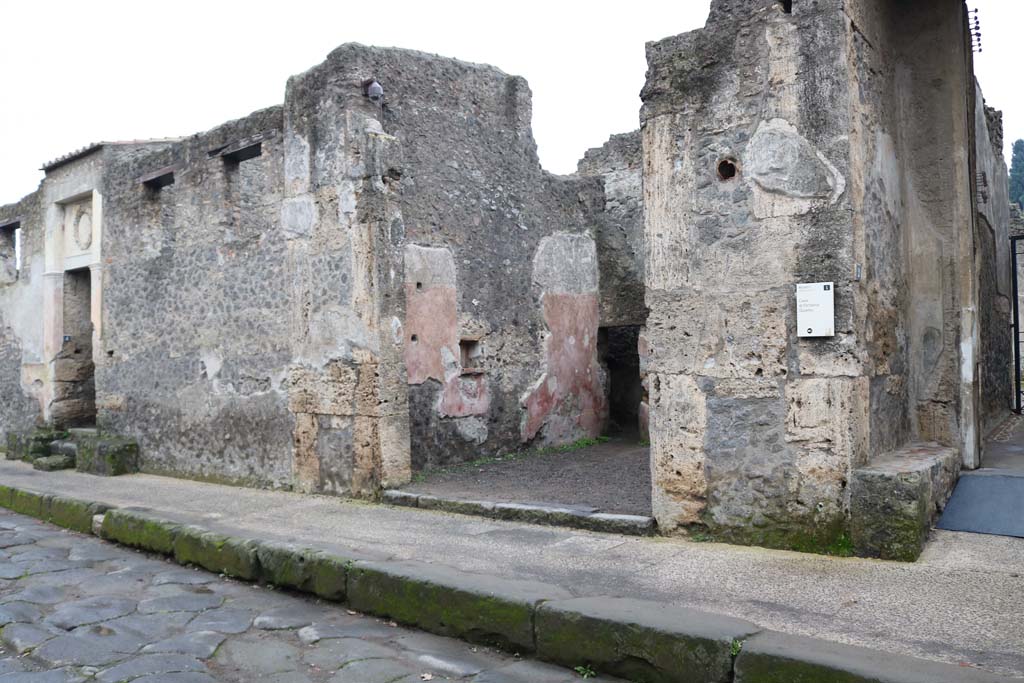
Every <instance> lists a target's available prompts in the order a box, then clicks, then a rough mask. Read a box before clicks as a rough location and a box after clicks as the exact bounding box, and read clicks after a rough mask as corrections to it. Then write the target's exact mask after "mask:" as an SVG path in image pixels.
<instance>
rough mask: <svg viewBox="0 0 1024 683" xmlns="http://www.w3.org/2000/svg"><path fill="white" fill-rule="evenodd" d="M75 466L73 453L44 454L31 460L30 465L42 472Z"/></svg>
mask: <svg viewBox="0 0 1024 683" xmlns="http://www.w3.org/2000/svg"><path fill="white" fill-rule="evenodd" d="M74 466H75V456H73V455H64V454H57V455H46V456H43V457H41V458H36V459H35V460H33V461H32V467H34V468H36V469H37V470H42V471H44V472H53V471H54V470H70V469H72V468H73V467H74Z"/></svg>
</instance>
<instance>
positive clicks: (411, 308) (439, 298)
mask: <svg viewBox="0 0 1024 683" xmlns="http://www.w3.org/2000/svg"><path fill="white" fill-rule="evenodd" d="M442 348H447V349H448V351H449V352H450V353H451V357H452V358H458V357H459V314H458V307H457V305H456V299H455V288H454V287H443V286H442V287H426V288H424V289H417V288H416V285H415V284H413V283H408V284H406V285H405V368H406V370H407V371H408V373H409V384H423V383H424V382H425V381H427V380H428V379H436V380H437V381H438V382H442V383H443V382H444V381H445V372H444V356H442V353H441V349H442Z"/></svg>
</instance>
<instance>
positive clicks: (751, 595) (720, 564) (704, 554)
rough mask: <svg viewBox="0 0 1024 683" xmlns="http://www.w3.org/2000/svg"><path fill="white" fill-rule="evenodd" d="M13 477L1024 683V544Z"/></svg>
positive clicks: (50, 488)
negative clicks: (869, 546) (866, 544)
mask: <svg viewBox="0 0 1024 683" xmlns="http://www.w3.org/2000/svg"><path fill="white" fill-rule="evenodd" d="M0 483H2V484H4V485H7V486H12V487H17V488H21V489H25V490H32V491H36V492H40V493H50V494H56V495H61V496H69V497H74V498H79V499H83V500H89V501H99V502H102V503H106V504H108V505H112V506H119V507H132V506H137V507H144V508H148V509H150V510H152V511H153V512H154V513H157V514H159V515H160V516H161V517H165V518H168V519H172V520H175V521H180V522H190V523H197V524H201V525H203V526H205V527H208V528H211V529H215V530H217V531H222V532H225V533H231V534H235V535H239V536H246V537H255V538H264V539H272V540H273V539H276V540H282V541H290V542H295V543H302V544H306V545H310V546H315V547H320V548H334V549H338V550H339V551H347V552H355V553H359V554H360V555H365V556H368V557H371V558H380V559H398V560H417V561H421V562H430V563H435V564H439V565H446V566H449V567H455V568H457V569H460V570H463V571H469V572H476V573H480V574H486V575H491V576H497V577H501V578H507V579H520V580H532V581H540V582H544V583H547V584H553V585H556V586H560V587H562V588H564V589H565V590H567V591H568V592H569V593H571V594H572V595H574V596H580V597H585V596H623V597H630V598H639V599H646V600H656V601H661V602H664V603H666V604H671V605H678V606H684V607H688V608H692V609H698V610H703V611H707V612H713V613H717V614H721V615H726V616H732V617H737V618H742V619H747V620H749V621H753V622H755V623H756V624H757V625H758V626H760V627H763V628H767V629H773V630H775V631H781V632H783V633H787V634H797V635H805V636H813V637H817V638H822V639H827V640H831V641H836V642H840V643H846V644H851V645H861V646H865V647H870V648H874V649H877V650H881V651H886V652H891V653H897V654H905V655H911V656H915V657H919V658H923V659H931V660H936V661H942V662H947V663H953V664H972V665H975V666H977V667H980V668H983V669H985V670H988V671H991V672H995V673H1000V674H1004V675H1012V676H1024V610H1022V596H1024V578H1022V576H1024V539H1012V538H1002V537H996V536H979V535H973V534H959V533H955V532H935V533H934V536H933V538H932V540H931V543H930V545H929V547H928V549H927V550H926V552H925V554H924V556H923V557H922V558H921V559H920V560H919V561H918V562H916V563H914V564H901V563H889V562H882V561H876V560H864V559H854V558H850V559H838V558H829V557H822V556H814V555H802V554H799V553H791V552H784V551H773V550H764V549H759V548H744V547H736V546H727V545H720V544H711V543H693V542H687V541H683V540H676V539H660V538H654V539H650V538H633V537H621V536H615V535H608V534H598V533H592V532H585V531H570V530H561V529H553V528H548V527H537V526H532V525H529V524H520V523H513V522H501V521H492V520H481V519H477V518H473V517H464V516H459V515H451V514H445V513H440V512H433V511H426V510H418V509H407V508H393V507H386V506H378V505H370V504H364V503H358V502H349V501H343V500H341V499H336V498H327V497H320V496H305V495H298V494H292V493H284V492H271V491H258V490H251V489H240V488H232V487H225V486H218V485H213V484H204V483H197V482H191V481H186V480H180V479H171V478H164V477H154V476H149V475H131V476H123V477H117V478H111V479H107V478H101V477H94V476H90V475H85V474H79V473H75V472H67V471H65V472H51V473H42V472H38V471H36V470H33V469H31V467H30V466H28V465H25V464H23V463H18V462H7V461H3V462H0Z"/></svg>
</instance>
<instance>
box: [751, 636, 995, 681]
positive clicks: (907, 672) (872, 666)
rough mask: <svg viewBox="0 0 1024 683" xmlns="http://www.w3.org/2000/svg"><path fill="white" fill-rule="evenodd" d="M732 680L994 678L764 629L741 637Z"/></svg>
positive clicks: (941, 665) (982, 673) (921, 660)
mask: <svg viewBox="0 0 1024 683" xmlns="http://www.w3.org/2000/svg"><path fill="white" fill-rule="evenodd" d="M735 670H736V678H735V683H824V682H827V683H997V682H998V681H1007V680H1008V679H1007V678H1004V677H1002V676H995V675H993V674H990V673H986V672H984V671H979V670H978V669H972V668H969V667H957V666H954V665H950V664H940V663H938V662H931V661H927V660H923V659H914V658H912V657H902V656H900V655H894V654H889V653H886V652H879V651H878V650H870V649H867V648H862V647H854V646H852V645H840V644H839V643H832V642H828V641H825V640H818V639H816V638H804V637H802V636H790V635H786V634H783V633H775V632H772V631H765V632H763V633H759V634H757V635H755V636H752V637H751V638H750V639H749V640H747V641H746V642H744V643H743V649H742V650H741V651H740V654H739V656H738V657H737V658H736V665H735Z"/></svg>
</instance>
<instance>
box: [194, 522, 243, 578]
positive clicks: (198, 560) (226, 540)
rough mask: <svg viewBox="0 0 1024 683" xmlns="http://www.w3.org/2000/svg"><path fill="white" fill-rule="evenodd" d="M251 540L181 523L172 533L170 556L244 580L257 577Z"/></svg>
mask: <svg viewBox="0 0 1024 683" xmlns="http://www.w3.org/2000/svg"><path fill="white" fill-rule="evenodd" d="M257 545H258V544H257V543H256V542H255V541H251V540H247V539H242V538H235V537H232V536H225V535H223V534H217V533H214V532H211V531H206V529H203V528H202V527H197V526H182V527H179V529H178V533H177V534H176V535H175V537H174V559H175V560H177V561H178V562H179V563H181V564H194V565H197V566H199V567H202V568H204V569H208V570H210V571H211V572H217V573H219V574H224V575H226V576H232V577H234V578H236V579H243V580H245V581H254V580H256V579H258V578H259V558H258V557H257V556H256V548H257Z"/></svg>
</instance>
